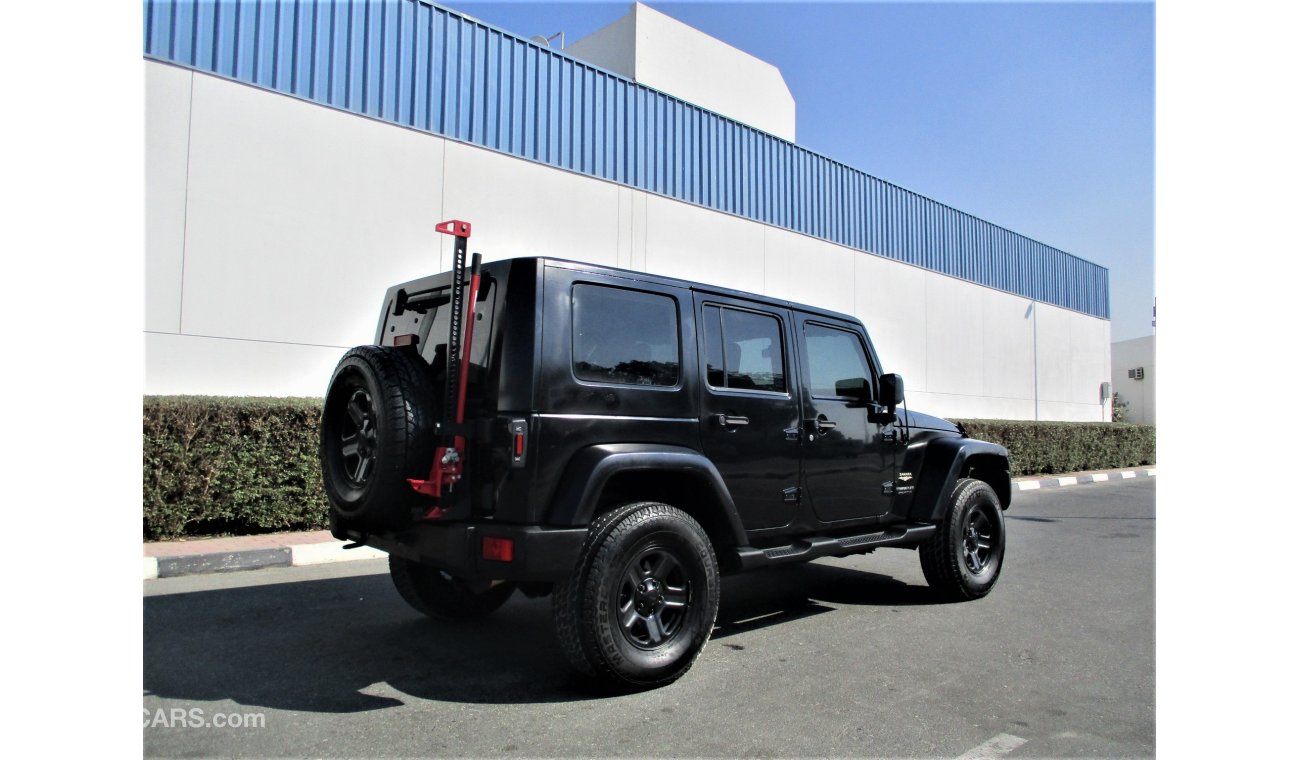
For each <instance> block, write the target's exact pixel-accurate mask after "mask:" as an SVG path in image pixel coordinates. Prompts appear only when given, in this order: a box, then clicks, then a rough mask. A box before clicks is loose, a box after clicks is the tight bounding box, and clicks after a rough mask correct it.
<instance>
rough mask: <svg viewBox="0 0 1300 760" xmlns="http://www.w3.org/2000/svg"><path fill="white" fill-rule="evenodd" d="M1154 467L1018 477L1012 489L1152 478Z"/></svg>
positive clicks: (1021, 489) (1031, 489)
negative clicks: (1046, 476) (1041, 476)
mask: <svg viewBox="0 0 1300 760" xmlns="http://www.w3.org/2000/svg"><path fill="white" fill-rule="evenodd" d="M1155 476H1156V468H1154V467H1144V468H1142V469H1139V470H1107V471H1105V472H1089V473H1084V474H1081V475H1061V476H1056V477H1050V478H1018V479H1016V480H1013V481H1011V490H1013V491H1037V490H1039V489H1042V488H1063V487H1065V486H1077V485H1081V484H1083V483H1101V482H1104V481H1107V480H1129V479H1131V478H1154V477H1155Z"/></svg>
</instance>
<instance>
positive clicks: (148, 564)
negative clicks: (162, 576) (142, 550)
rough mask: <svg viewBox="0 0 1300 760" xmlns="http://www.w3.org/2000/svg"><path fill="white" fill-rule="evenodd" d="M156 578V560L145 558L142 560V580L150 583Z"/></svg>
mask: <svg viewBox="0 0 1300 760" xmlns="http://www.w3.org/2000/svg"><path fill="white" fill-rule="evenodd" d="M157 577H158V558H157V557H145V558H144V579H145V580H147V581H151V580H153V579H154V578H157Z"/></svg>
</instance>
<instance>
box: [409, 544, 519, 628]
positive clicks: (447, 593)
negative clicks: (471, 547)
mask: <svg viewBox="0 0 1300 760" xmlns="http://www.w3.org/2000/svg"><path fill="white" fill-rule="evenodd" d="M388 573H389V575H390V576H392V578H393V585H394V586H396V587H397V593H399V594H401V595H402V598H403V599H405V600H406V603H407V604H409V605H411V606H412V607H414V608H415V609H416V610H417V611H419V612H423V613H424V614H425V615H428V616H429V617H431V618H433V619H435V620H470V619H473V618H480V617H485V616H487V615H490V614H492V613H493V612H496V611H497V609H499V608H500V607H501V605H503V604H505V603H506V601H507V600H508V599H509V598H510V595H511V594H513V593H514V591H515V587H514V584H512V583H498V584H497V585H495V586H491V587H490V588H487V589H484V590H482V591H476V590H475V589H474V588H473V587H472V586H470V584H468V583H465V582H464V581H461V580H458V579H456V578H453V577H452V576H451V575H449V574H448V573H445V572H443V571H441V570H439V569H437V568H434V567H429V566H428V565H422V564H420V563H418V562H412V561H411V560H409V559H403V558H401V557H395V556H393V555H391V554H390V555H388Z"/></svg>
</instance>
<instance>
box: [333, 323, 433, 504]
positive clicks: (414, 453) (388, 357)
mask: <svg viewBox="0 0 1300 760" xmlns="http://www.w3.org/2000/svg"><path fill="white" fill-rule="evenodd" d="M433 426H434V407H433V393H432V387H431V385H430V383H429V376H428V366H427V365H426V364H425V363H424V362H423V361H422V360H421V359H420V357H419V356H418V355H417V354H415V353H414V352H413V351H410V350H403V349H397V348H387V347H381V346H358V347H356V348H353V349H352V350H350V351H348V352H347V353H346V354H344V356H343V358H342V360H340V361H339V364H338V367H337V368H336V369H335V370H334V377H333V379H331V381H330V387H329V391H328V392H327V393H326V395H325V409H324V412H323V414H322V416H321V438H320V462H321V473H322V476H323V478H324V481H325V493H326V495H327V496H328V497H329V501H330V505H331V506H332V507H333V509H334V512H335V514H336V515H338V516H339V517H341V518H343V519H345V520H348V521H350V522H352V523H354V524H356V525H359V526H362V527H367V528H380V529H382V528H400V527H404V526H405V525H408V524H410V522H411V519H412V510H417V509H418V508H419V507H420V505H421V504H422V497H421V496H420V495H419V494H417V493H416V492H415V491H413V490H412V489H411V487H410V484H408V483H407V482H406V481H407V479H408V478H423V477H426V476H427V475H428V474H429V466H430V463H431V462H432V460H433V443H434V436H433Z"/></svg>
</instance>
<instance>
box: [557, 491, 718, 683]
mask: <svg viewBox="0 0 1300 760" xmlns="http://www.w3.org/2000/svg"><path fill="white" fill-rule="evenodd" d="M660 576H662V577H660ZM634 579H639V581H640V582H639V584H638V583H636V582H635V580H634ZM652 580H653V581H655V583H654V584H650V583H649V582H650V581H652ZM638 588H640V589H642V590H643V591H645V593H644V594H643V593H642V592H641V591H638V590H637V589H638ZM647 589H648V590H647ZM683 589H684V590H683ZM656 591H661V592H662V593H660V594H658V595H656ZM719 591H720V582H719V576H718V560H717V557H716V556H715V555H714V552H713V545H712V544H711V543H710V542H709V538H708V535H707V534H706V533H705V532H704V529H703V528H701V527H700V524H699V523H698V522H696V521H695V520H694V519H693V518H692V517H691V516H690V515H688V514H686V513H685V512H683V511H681V510H680V509H677V508H675V507H671V506H669V505H667V504H661V503H658V502H648V501H647V502H637V503H633V504H625V505H623V506H620V507H615V508H614V509H612V510H610V511H608V512H605V513H603V514H601V515H600V516H599V517H597V518H596V520H595V521H594V522H593V523H592V525H591V529H590V532H589V533H588V535H587V539H586V542H585V543H584V544H583V547H582V552H581V555H580V558H579V560H578V562H577V565H576V566H575V568H574V571H573V573H572V574H571V575H570V576H569V578H568V579H567V580H565V581H564V582H562V583H559V584H557V585H556V589H555V596H554V601H553V606H554V613H555V629H556V634H557V637H558V638H559V642H560V646H561V648H562V649H563V650H564V653H565V655H566V656H567V657H568V658H569V661H570V662H571V663H572V664H573V666H574V667H575V668H576V669H578V670H579V671H580V672H582V673H584V674H586V675H587V676H590V677H593V678H595V679H597V680H599V681H604V682H607V683H613V684H616V685H621V686H629V685H631V686H661V685H664V684H667V683H671V682H672V681H674V680H676V679H677V678H679V677H681V675H682V674H683V673H685V672H686V671H687V670H689V669H690V667H691V665H692V664H694V662H695V660H696V658H697V657H699V655H700V653H701V652H703V651H704V646H705V644H706V643H708V640H709V636H710V635H711V634H712V632H713V623H714V620H716V618H717V616H718V596H719ZM623 599H626V600H627V601H626V607H625V608H623V609H620V608H621V607H622V606H623V601H622V600H623ZM683 601H684V605H683V606H676V605H678V604H680V603H681V602H683ZM638 605H644V607H641V606H638ZM656 605H658V606H657V607H656ZM642 610H645V611H649V610H656V611H654V612H651V613H649V614H648V615H643V614H642ZM632 613H635V615H636V618H638V619H636V620H632V622H630V623H627V622H624V621H625V620H627V619H628V618H630V617H631V614H632ZM625 616H626V617H625ZM652 618H653V619H654V620H655V622H654V624H653V625H654V627H653V628H652V627H651V620H652Z"/></svg>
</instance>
